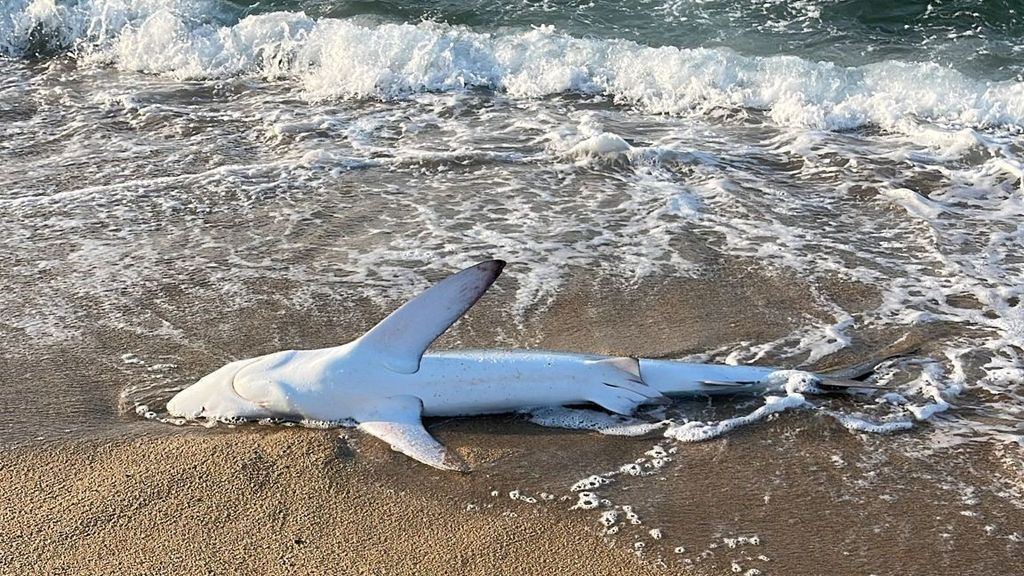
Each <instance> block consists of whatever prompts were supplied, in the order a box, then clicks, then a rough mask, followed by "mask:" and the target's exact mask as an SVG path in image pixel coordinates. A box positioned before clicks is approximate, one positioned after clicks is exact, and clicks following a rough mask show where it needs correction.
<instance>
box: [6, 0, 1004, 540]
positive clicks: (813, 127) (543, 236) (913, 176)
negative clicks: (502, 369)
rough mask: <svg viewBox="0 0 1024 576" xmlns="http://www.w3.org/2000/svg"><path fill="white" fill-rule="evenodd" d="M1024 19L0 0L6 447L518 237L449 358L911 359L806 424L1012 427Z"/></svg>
mask: <svg viewBox="0 0 1024 576" xmlns="http://www.w3.org/2000/svg"><path fill="white" fill-rule="evenodd" d="M1021 10H1024V8H1022V7H1020V6H1018V5H1017V4H1016V3H991V2H984V3H982V2H964V1H960V2H949V3H939V2H933V3H891V4H887V5H885V6H881V7H879V6H878V5H877V4H876V3H871V4H870V5H869V3H866V2H825V1H817V2H815V1H808V2H795V3H782V2H765V3H760V4H758V5H757V6H756V7H752V6H749V5H748V4H746V3H741V2H729V1H725V2H692V3H691V2H675V1H668V2H660V1H652V2H645V1H639V2H631V3H602V2H594V3H554V2H492V1H486V2H484V1H479V2H475V3H464V2H458V3H455V2H420V3H390V2H384V3H380V2H377V3H366V2H320V1H303V2H263V3H259V4H256V5H253V6H241V5H235V4H229V3H219V2H203V1H185V0H181V1H176V2H170V3H166V2H151V1H148V0H122V1H114V0H109V1H104V0H92V1H88V0H87V1H83V2H78V3H67V4H65V3H53V2H49V1H46V0H37V1H34V2H28V1H25V0H9V1H7V2H4V3H3V4H0V215H2V218H0V335H2V341H3V342H4V345H5V351H4V354H3V355H0V368H2V373H3V377H2V381H0V384H2V387H0V412H2V413H4V414H5V417H4V418H3V419H2V420H0V432H2V434H0V436H2V438H3V439H2V440H0V442H2V443H3V444H5V445H12V444H22V443H26V442H35V441H37V440H43V441H52V440H56V439H60V438H80V437H87V438H88V437H94V436H109V435H114V436H117V435H122V434H145V433H150V434H159V433H171V432H173V431H174V430H175V428H174V427H171V426H161V425H159V424H157V423H156V422H150V421H147V420H146V418H140V417H139V416H137V414H140V415H143V416H146V415H147V413H149V414H148V416H150V417H152V418H153V419H158V420H159V419H162V409H163V404H164V403H165V402H166V401H167V399H169V398H170V396H171V395H172V394H173V393H174V392H175V391H176V390H179V389H181V388H182V387H184V386H185V385H187V384H189V383H190V382H192V381H194V380H195V379H197V378H198V377H199V376H201V375H203V374H205V373H207V372H209V371H211V370H212V369H214V368H216V367H218V366H220V365H221V364H223V363H225V362H226V361H228V360H230V359H235V358H243V357H250V356H254V355H257V354H262V353H266V352H270V351H273V350H278V349H282V348H297V347H317V346H327V345H331V344H335V343H341V342H344V341H346V340H348V339H350V338H352V337H355V336H357V335H358V334H360V333H361V332H362V331H363V330H365V329H366V328H368V327H369V326H371V325H372V324H373V322H374V321H375V320H376V319H378V318H380V317H381V316H382V315H383V314H384V313H386V312H387V310H389V309H391V308H393V307H394V306H396V305H397V304H399V303H400V302H402V301H403V300H404V299H406V298H408V297H410V296H411V295H413V294H415V293H416V292H417V291H418V290H420V289H422V288H423V287H425V286H426V285H428V284H429V282H431V281H434V280H436V279H438V278H440V277H442V276H443V275H445V274H447V273H450V272H451V271H453V270H456V269H458V268H459V267H461V266H464V265H467V264H470V263H472V262H474V261H477V260H480V259H483V258H486V257H500V258H504V259H506V260H509V261H510V262H511V265H510V266H509V267H508V268H507V270H506V273H505V275H504V276H503V277H502V279H501V280H500V281H499V283H498V285H497V286H496V288H495V289H494V291H493V293H492V294H491V295H489V296H488V297H487V298H485V299H484V301H483V302H482V303H481V304H480V309H479V310H476V311H474V312H473V313H471V315H470V316H469V318H468V319H467V320H466V321H464V322H463V323H461V324H460V325H459V326H457V327H456V329H455V331H454V332H453V334H451V335H449V336H448V337H446V339H445V340H443V341H442V343H441V345H442V346H446V347H453V346H462V345H466V346H501V347H547V348H556V349H566V350H579V351H585V352H604V353H616V354H635V355H644V356H649V357H676V358H679V357H687V358H690V359H700V360H707V361H719V362H733V363H763V364H774V365H780V366H784V367H807V368H813V369H820V368H829V367H836V366H842V365H851V364H856V363H859V362H863V361H865V360H868V359H871V358H881V357H884V356H886V355H888V354H890V353H901V354H904V356H903V357H902V358H901V359H900V360H898V361H894V362H890V363H888V364H886V365H884V366H883V369H882V370H880V372H879V378H880V381H881V382H884V383H890V384H892V386H893V387H894V389H895V391H896V392H898V394H899V396H889V397H887V398H881V397H877V396H867V397H856V398H853V399H836V398H820V399H814V400H813V402H815V404H816V405H817V406H818V409H817V411H816V412H815V413H816V414H817V415H816V416H811V418H818V419H820V420H822V421H824V422H833V421H835V419H836V418H838V421H843V419H844V418H845V419H846V420H845V421H847V422H848V421H850V420H849V418H851V417H856V418H860V419H863V420H864V421H865V422H870V423H877V422H895V421H898V422H907V423H909V424H910V425H912V426H913V428H912V430H911V431H910V432H909V433H908V434H906V435H905V436H904V437H901V438H903V439H902V440H900V442H894V443H893V444H892V446H894V447H895V448H894V449H895V450H896V451H897V452H896V453H897V454H909V453H910V452H911V448H910V447H909V446H911V445H913V446H914V448H913V450H938V449H952V448H951V447H956V446H960V445H972V446H973V445H984V446H987V447H989V448H990V449H992V450H996V449H1000V450H1001V449H1004V448H1006V449H1010V448H1012V447H1013V446H1015V445H1020V444H1022V443H1024V425H1022V424H1021V421H1020V420H1021V414H1022V412H1024V389H1022V387H1021V382H1022V380H1024V363H1022V355H1024V307H1022V305H1021V300H1020V299H1021V293H1022V292H1024V282H1022V280H1024V259H1022V257H1021V256H1020V254H1022V253H1024V252H1022V249H1024V228H1022V227H1021V224H1020V222H1021V216H1022V215H1024V159H1022V149H1024V135H1022V130H1024V81H1022V78H1021V74H1022V71H1024V69H1022V67H1021V62H1024V60H1022V58H1021V51H1022V49H1024V48H1022V44H1021V42H1020V41H1019V38H1020V36H1021V33H1022V31H1024V30H1022V27H1024V22H1022V15H1021ZM760 402H761V401H760V400H757V399H755V400H754V401H751V402H746V401H737V402H732V403H726V404H725V405H724V407H721V408H719V409H716V410H721V412H711V413H708V412H704V411H701V410H698V409H697V408H695V407H694V406H691V405H680V406H677V407H676V408H675V409H674V411H673V412H672V413H671V414H670V415H671V416H673V418H674V419H675V420H676V421H677V422H682V421H686V420H712V421H717V420H718V419H720V418H724V417H728V416H735V415H743V414H747V413H749V412H751V411H752V410H754V409H755V408H756V407H757V406H759V405H760ZM787 417H791V416H790V415H788V414H785V413H784V414H781V415H780V416H778V418H780V419H785V418H787ZM757 429H758V425H756V424H755V425H752V427H751V428H748V432H744V433H751V434H756V433H757V432H756V430H757ZM749 430H754V431H753V432H750V431H749ZM580 434H581V437H587V436H585V435H583V433H580ZM883 438H892V437H883ZM907 438H909V439H912V441H910V440H906V439H907ZM904 441H906V442H908V443H903V442H904ZM637 442H641V441H639V440H637ZM780 442H782V443H783V444H785V443H786V442H792V443H793V444H792V445H788V446H790V447H791V448H792V447H793V446H800V445H801V444H800V442H801V440H799V439H795V440H780ZM641 443H642V442H641ZM663 445H664V446H665V447H666V449H667V448H668V447H670V444H669V443H663ZM1007 447H1009V448H1007ZM819 456H820V454H819ZM598 468H599V467H597V466H596V464H595V469H594V470H593V471H592V472H594V473H596V472H601V471H602V470H600V469H598ZM678 473H680V472H679V471H678V470H677V471H676V472H673V474H678ZM644 490H646V492H644V491H641V492H637V493H644V494H646V495H647V496H645V497H644V498H642V499H641V500H647V499H654V500H657V499H658V498H659V496H658V494H659V492H658V490H657V489H655V488H653V487H651V486H648V487H647V488H645V489H644ZM670 508H671V507H670ZM668 525H671V524H670V523H669V524H668Z"/></svg>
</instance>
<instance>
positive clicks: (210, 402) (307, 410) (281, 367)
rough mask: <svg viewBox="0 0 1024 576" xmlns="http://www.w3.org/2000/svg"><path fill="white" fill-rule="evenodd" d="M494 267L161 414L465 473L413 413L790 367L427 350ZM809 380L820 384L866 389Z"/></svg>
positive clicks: (651, 390) (628, 398)
mask: <svg viewBox="0 0 1024 576" xmlns="http://www.w3.org/2000/svg"><path fill="white" fill-rule="evenodd" d="M504 266H505V263H504V262H502V261H500V260H490V261H487V262H482V263H480V264H477V265H475V266H472V267H470V268H466V269H465V270H462V271H461V272H458V273H457V274H454V275H452V276H449V277H448V278H446V279H444V280H442V281H441V282H438V283H437V284H435V285H434V286H432V287H430V288H429V289H427V290H426V291H424V292H423V293H421V294H419V295H418V296H416V297H415V298H413V299H412V300H410V301H408V302H406V303H405V304H404V305H403V306H401V307H400V308H398V309H397V310H395V311H394V312H392V313H391V315H390V316H388V317H387V318H385V319H384V320H383V321H381V322H380V323H379V324H377V325H376V326H375V327H373V329H371V330H370V331H369V332H367V333H366V334H364V335H363V336H362V337H360V338H358V339H356V340H354V341H352V342H349V343H348V344H343V345H341V346H337V347H332V348H321V349H317V350H287V351H283V352H275V353H273V354H267V355H265V356H260V357H257V358H251V359H248V360H239V361H237V362H231V363H230V364H228V365H226V366H224V367H222V368H220V369H219V370H217V371H215V372H213V373H211V374H209V375H207V376H205V377H203V378H202V379H200V380H199V381H198V382H196V383H195V384H192V385H191V386H189V387H188V388H186V389H184V390H182V391H181V392H179V393H178V394H177V395H175V396H174V397H173V398H172V399H171V401H170V402H169V403H168V404H167V410H168V412H170V414H171V415H173V416H177V417H184V418H188V419H212V420H232V421H237V420H258V419H265V418H270V419H283V420H317V421H355V422H357V423H358V427H359V429H360V430H362V431H363V432H366V433H368V434H371V435H373V436H376V437H378V438H380V439H381V440H384V441H385V442H388V443H389V444H391V447H392V448H393V449H395V450H397V451H399V452H402V453H404V454H406V455H408V456H411V457H412V458H415V459H416V460H419V461H420V462H423V463H424V464H428V465H430V466H434V467H435V468H441V469H447V470H465V469H466V467H465V465H464V464H463V463H462V462H461V461H460V459H459V458H458V457H457V456H455V455H454V454H450V453H449V452H447V451H446V450H445V447H444V446H443V445H442V444H441V443H439V442H438V441H437V440H435V439H434V438H433V437H432V436H431V435H430V433H429V432H427V430H426V428H424V426H423V422H422V418H423V417H425V416H469V415H476V414H494V413H501V412H515V411H521V410H526V409H531V408H539V407H549V406H566V405H579V404H588V403H589V404H596V405H598V406H600V407H602V408H604V409H606V410H608V411H610V412H614V413H616V414H623V415H630V414H633V412H634V411H635V410H636V408H637V407H638V406H640V405H643V404H652V403H663V402H666V401H667V400H666V396H684V395H697V394H707V395H716V394H735V393H737V392H741V391H742V392H754V393H759V392H764V391H768V390H771V389H773V388H781V387H782V386H783V385H784V383H785V382H786V380H787V378H786V377H785V375H787V374H791V373H792V371H783V370H776V369H774V368H765V367H757V366H729V365H714V364H693V363H686V362H678V361H672V360H651V359H646V358H640V359H637V358H630V357H613V356H599V355H591V354H572V353H564V352H543V351H533V350H479V351H444V352H430V353H427V348H428V347H429V346H430V345H431V343H432V342H434V340H436V339H437V337H438V336H440V335H441V334H442V333H443V332H444V331H445V330H447V329H448V327H450V326H451V325H452V324H454V323H455V321H456V320H458V319H459V318H460V317H461V316H462V315H463V314H465V312H466V311H467V310H469V308H470V307H471V306H473V304H475V303H476V302H477V300H479V299H480V297H481V296H483V294H484V292H486V291H487V289H488V288H489V287H490V286H491V284H493V283H494V281H495V280H496V279H497V278H498V275H499V274H500V273H501V271H502V269H503V268H504ZM818 378H819V379H820V383H821V384H823V385H826V386H840V387H844V386H852V387H870V386H868V385H866V384H864V383H861V382H856V381H841V380H836V379H829V378H827V377H824V376H820V377H818Z"/></svg>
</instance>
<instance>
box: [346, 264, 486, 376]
mask: <svg viewBox="0 0 1024 576" xmlns="http://www.w3.org/2000/svg"><path fill="white" fill-rule="evenodd" d="M504 267H505V262H503V261H501V260H488V261H486V262H481V263H479V264H477V265H475V266H470V267H469V268H466V269H465V270H462V271H461V272H458V273H456V274H453V275H451V276H449V277H447V278H445V279H444V280H442V281H440V282H438V283H437V284H434V285H433V286H431V287H430V288H428V289H427V290H425V291H424V292H422V293H420V294H419V295H418V296H416V297H415V298H413V299H412V300H409V301H408V302H406V303H405V304H403V305H402V306H401V307H400V308H398V310H395V311H394V312H392V313H391V314H390V315H389V316H388V317H387V318H385V319H384V320H382V321H381V322H380V323H379V324H377V325H376V326H374V327H373V328H372V329H370V331H369V332H367V333H366V334H363V336H362V337H361V338H359V339H358V340H356V341H355V342H353V343H352V348H351V353H355V354H359V355H366V356H367V357H372V358H373V359H374V361H377V362H380V363H381V364H383V365H384V366H385V367H386V368H388V369H389V370H392V371H394V372H399V373H402V374H412V373H414V372H416V371H417V370H419V369H420V358H421V357H422V356H423V353H424V352H426V350H427V348H428V347H429V346H430V344H431V343H432V342H433V341H434V340H437V337H438V336H440V335H441V334H443V333H444V331H445V330H447V329H448V328H449V327H450V326H451V325H452V324H454V323H455V321H456V320H458V319H459V318H460V317H462V315H463V314H465V313H466V311H467V310H469V309H470V307H471V306H473V304H476V301H477V300H479V299H480V297H481V296H483V295H484V292H486V291H487V289H488V288H490V287H491V284H493V283H494V281H495V280H496V279H497V278H498V275H499V274H501V270H502V268H504Z"/></svg>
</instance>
